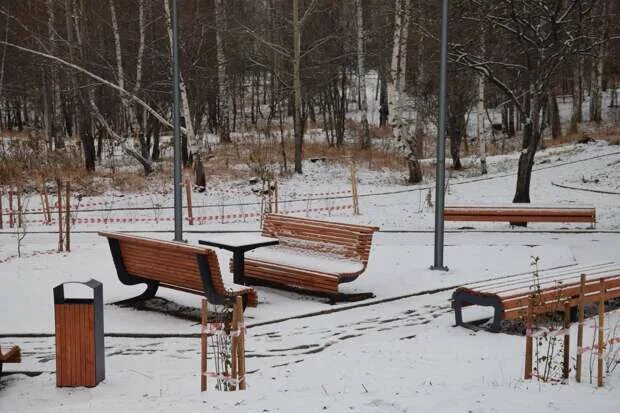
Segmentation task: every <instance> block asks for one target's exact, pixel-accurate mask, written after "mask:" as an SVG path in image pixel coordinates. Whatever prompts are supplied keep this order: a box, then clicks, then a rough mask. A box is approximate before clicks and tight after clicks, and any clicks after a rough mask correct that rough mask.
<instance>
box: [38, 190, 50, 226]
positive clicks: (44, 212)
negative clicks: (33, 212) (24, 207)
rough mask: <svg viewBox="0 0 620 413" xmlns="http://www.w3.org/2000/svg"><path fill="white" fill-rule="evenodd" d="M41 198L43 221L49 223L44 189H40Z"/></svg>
mask: <svg viewBox="0 0 620 413" xmlns="http://www.w3.org/2000/svg"><path fill="white" fill-rule="evenodd" d="M39 198H40V199H41V211H42V213H43V221H44V222H45V223H46V224H47V222H48V221H47V211H46V209H45V201H44V200H43V190H40V191H39Z"/></svg>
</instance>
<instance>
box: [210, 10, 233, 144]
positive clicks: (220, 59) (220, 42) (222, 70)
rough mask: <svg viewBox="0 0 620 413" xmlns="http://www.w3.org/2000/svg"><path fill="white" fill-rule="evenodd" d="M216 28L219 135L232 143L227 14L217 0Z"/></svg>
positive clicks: (223, 141)
mask: <svg viewBox="0 0 620 413" xmlns="http://www.w3.org/2000/svg"><path fill="white" fill-rule="evenodd" d="M214 5H215V26H216V46H217V82H218V93H219V97H220V102H219V108H220V110H219V132H220V133H219V135H220V142H221V143H230V108H231V107H232V96H231V90H230V89H231V88H230V80H229V79H228V76H227V74H226V55H225V53H224V37H223V34H224V29H225V21H224V20H225V14H224V7H225V6H224V2H223V0H215V3H214Z"/></svg>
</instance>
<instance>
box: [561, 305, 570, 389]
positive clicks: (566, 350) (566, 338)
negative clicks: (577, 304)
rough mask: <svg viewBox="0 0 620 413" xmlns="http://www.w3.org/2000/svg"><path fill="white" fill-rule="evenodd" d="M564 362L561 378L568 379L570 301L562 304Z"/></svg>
mask: <svg viewBox="0 0 620 413" xmlns="http://www.w3.org/2000/svg"><path fill="white" fill-rule="evenodd" d="M564 329H566V332H565V333H564V360H563V364H562V373H563V374H562V377H563V378H564V379H568V372H569V371H570V301H567V302H565V303H564Z"/></svg>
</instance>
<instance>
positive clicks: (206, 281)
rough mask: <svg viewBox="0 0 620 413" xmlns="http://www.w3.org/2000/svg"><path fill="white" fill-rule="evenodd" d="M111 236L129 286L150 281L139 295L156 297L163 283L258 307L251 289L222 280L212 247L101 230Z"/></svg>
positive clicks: (121, 276) (120, 273) (213, 300)
mask: <svg viewBox="0 0 620 413" xmlns="http://www.w3.org/2000/svg"><path fill="white" fill-rule="evenodd" d="M99 235H101V236H103V237H106V238H108V241H109V242H110V250H111V252H112V256H113V258H114V262H115V266H116V269H117V274H118V277H119V279H120V280H121V282H122V283H124V284H127V285H133V284H140V283H145V284H147V287H148V288H147V290H146V291H145V293H143V294H142V295H141V296H139V297H138V298H144V299H145V298H150V297H153V296H154V295H155V293H156V291H157V288H158V287H159V286H162V287H167V288H173V289H177V290H180V291H185V292H189V293H193V294H200V295H204V296H205V297H206V298H207V299H208V300H209V301H210V302H211V303H213V304H222V303H224V302H226V301H227V300H229V299H231V298H233V297H234V296H237V295H239V296H242V297H243V298H244V304H245V305H249V306H251V307H255V306H256V305H257V303H258V299H257V297H256V292H255V291H254V290H253V289H251V288H237V287H235V288H233V290H232V291H231V289H230V288H227V287H226V285H225V284H224V281H223V280H222V274H221V272H220V266H219V262H218V259H217V255H216V254H215V252H214V251H213V250H211V249H208V248H205V247H197V246H193V245H187V244H182V243H177V242H170V241H162V240H157V239H152V238H145V237H139V236H135V235H129V234H120V233H114V232H100V233H99Z"/></svg>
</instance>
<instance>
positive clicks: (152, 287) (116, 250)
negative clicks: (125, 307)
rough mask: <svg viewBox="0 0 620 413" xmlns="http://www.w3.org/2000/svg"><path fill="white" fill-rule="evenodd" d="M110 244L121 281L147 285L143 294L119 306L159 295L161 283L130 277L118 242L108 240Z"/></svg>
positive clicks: (129, 283) (122, 302)
mask: <svg viewBox="0 0 620 413" xmlns="http://www.w3.org/2000/svg"><path fill="white" fill-rule="evenodd" d="M108 243H109V244H110V252H112V259H113V261H114V266H115V267H116V274H117V275H118V279H119V281H120V282H122V283H123V284H125V285H137V284H146V290H144V292H143V293H142V294H140V295H138V296H136V297H134V298H130V299H127V300H123V301H119V302H118V303H117V304H126V303H130V302H134V301H143V300H148V299H149V298H153V297H155V293H157V289H158V288H159V282H158V281H154V280H147V279H145V278H140V277H134V276H132V275H130V274H129V273H128V272H127V269H126V268H125V263H124V262H123V255H122V254H121V247H120V244H119V242H118V240H117V239H113V238H108Z"/></svg>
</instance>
